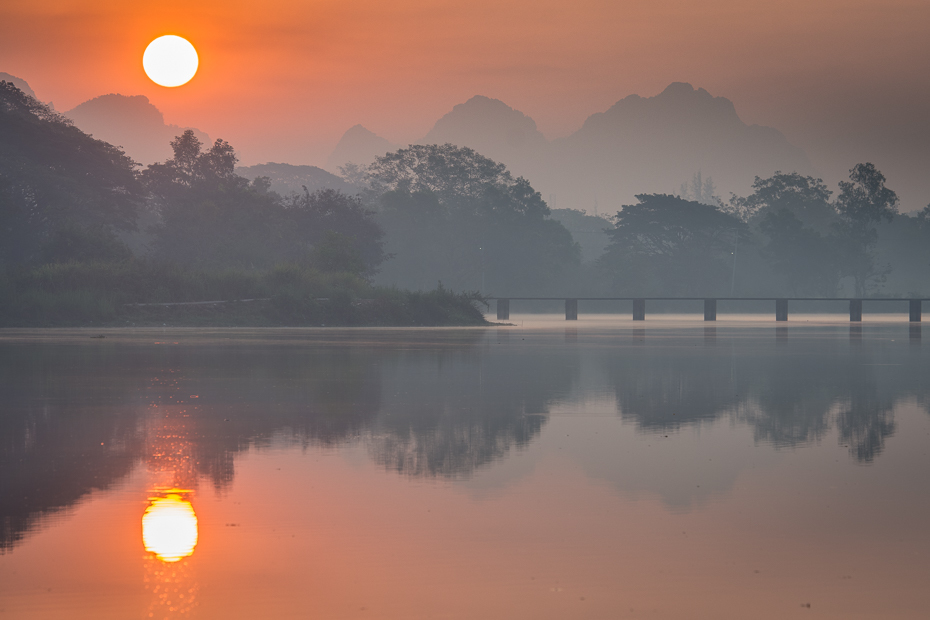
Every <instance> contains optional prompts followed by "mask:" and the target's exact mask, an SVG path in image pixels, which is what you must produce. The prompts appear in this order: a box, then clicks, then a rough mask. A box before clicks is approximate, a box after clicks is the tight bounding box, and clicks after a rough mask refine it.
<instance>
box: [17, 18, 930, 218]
mask: <svg viewBox="0 0 930 620" xmlns="http://www.w3.org/2000/svg"><path fill="white" fill-rule="evenodd" d="M928 27H930V0H842V1H840V0H777V1H770V2H760V1H746V0H708V1H696V0H636V1H624V0H604V1H600V0H574V1H572V2H568V1H553V0H493V1H490V0H406V1H405V0H397V1H386V0H339V1H338V2H336V1H330V0H317V1H314V0H262V1H261V2H257V1H254V0H250V1H246V0H222V1H219V0H211V1H200V2H198V1H196V0H184V1H174V0H168V1H165V2H151V3H128V2H125V0H120V1H116V0H51V1H49V0H4V1H3V3H2V4H0V71H6V72H8V73H11V74H13V75H16V76H19V77H22V78H24V79H25V80H27V81H28V82H29V83H30V85H31V86H32V88H33V89H34V90H35V91H36V93H37V95H38V96H39V97H40V98H41V99H43V100H46V101H52V102H54V104H55V106H56V108H58V109H59V110H67V109H70V108H72V107H74V106H75V105H77V104H78V103H81V102H83V101H85V100H87V99H90V98H92V97H95V96H97V95H101V94H106V93H110V92H115V93H121V94H126V95H133V94H143V95H147V96H148V97H149V99H150V100H151V101H152V102H153V103H154V104H155V105H156V106H158V107H159V108H160V109H161V110H162V111H163V112H164V113H165V117H166V120H167V121H168V122H170V123H177V124H179V125H187V126H195V127H198V128H200V129H202V130H204V131H206V132H207V133H209V134H210V135H211V136H212V137H222V138H225V139H227V140H229V141H230V142H231V143H232V144H233V146H235V147H236V148H237V149H238V150H239V151H240V152H241V154H242V156H243V160H244V163H258V162H264V161H268V160H272V161H287V162H290V163H311V164H321V163H322V162H323V161H324V160H325V157H326V155H327V154H328V153H329V151H330V150H331V149H332V147H333V146H334V145H335V143H336V141H337V140H338V139H339V137H340V136H341V134H342V133H343V132H344V131H345V130H346V129H347V128H348V127H350V126H352V125H354V124H356V123H362V124H363V125H365V126H366V127H368V128H369V129H371V130H372V131H375V132H376V133H379V134H381V135H383V136H384V137H386V138H388V139H390V140H392V141H394V142H397V143H405V142H408V141H410V140H415V139H418V138H420V137H422V136H423V134H425V133H426V132H427V130H428V129H429V128H430V127H431V125H432V123H433V122H435V120H436V119H437V118H439V116H441V115H442V114H444V113H446V112H448V111H449V110H450V109H451V107H452V106H453V105H455V104H457V103H461V102H463V101H465V100H466V99H467V98H469V97H471V96H472V95H475V94H483V95H487V96H489V97H495V98H498V99H501V100H503V101H505V102H506V103H508V104H509V105H511V106H512V107H514V108H517V109H519V110H521V111H523V112H524V113H526V114H528V115H529V116H531V117H533V118H534V119H535V120H536V122H537V124H538V125H539V128H540V130H541V131H542V132H543V133H544V134H546V135H547V136H548V137H550V138H553V137H558V136H564V135H567V134H569V133H571V132H572V131H574V130H575V129H577V128H578V127H579V126H580V125H581V123H582V122H583V121H584V119H585V118H586V117H587V116H588V115H590V114H591V113H593V112H599V111H603V110H605V109H606V108H607V107H609V106H610V105H611V104H613V103H614V102H616V101H617V100H618V99H621V98H622V97H625V96H627V95H629V94H634V93H635V94H640V95H643V96H651V95H655V94H656V93H658V92H660V91H661V90H662V89H663V88H664V87H665V86H667V85H668V84H669V83H670V82H673V81H685V82H690V83H691V84H693V85H694V86H695V87H703V88H705V89H707V90H708V91H710V92H711V94H714V95H718V96H725V97H728V98H729V99H731V100H733V102H734V103H735V105H736V108H737V111H738V112H739V113H740V115H741V117H742V118H743V120H744V121H746V122H748V123H758V124H762V125H769V126H772V127H775V128H777V129H779V130H781V131H782V132H783V133H785V134H786V135H787V136H788V138H789V140H791V141H792V142H793V143H795V144H797V145H798V146H801V147H802V148H804V149H805V150H807V152H808V154H809V155H810V156H811V158H812V160H813V162H814V164H815V165H816V166H817V167H818V168H819V170H820V172H821V173H822V174H823V175H825V177H826V178H827V179H828V180H830V181H831V182H833V181H835V177H836V176H838V175H839V174H840V173H841V172H842V170H844V169H848V168H849V167H851V166H852V165H853V164H855V163H856V162H858V161H864V160H870V161H873V162H874V163H875V164H876V165H878V166H879V168H880V169H882V170H883V171H885V172H886V174H887V176H888V177H889V184H890V185H891V186H892V187H895V186H896V185H897V186H898V188H899V189H901V190H903V191H902V192H901V193H903V194H904V198H905V199H906V201H907V204H905V205H904V206H905V208H906V209H909V210H913V209H918V208H922V207H923V206H925V205H926V204H927V203H928V202H930V174H928V173H930V80H928V70H930V36H928V32H927V31H928ZM162 34H178V35H181V36H184V37H186V38H188V39H189V40H190V41H191V42H192V43H193V44H194V45H195V46H196V47H197V49H198V51H199V53H200V58H201V64H200V70H199V72H198V74H197V76H196V77H195V78H194V79H193V80H192V81H191V82H190V83H189V84H187V85H186V86H182V87H180V88H176V89H168V88H163V87H160V86H157V85H155V84H154V83H152V82H150V81H149V80H148V78H146V76H145V74H144V73H143V71H142V62H141V58H142V52H143V50H144V49H145V47H146V45H147V44H148V43H149V41H151V40H152V39H153V38H155V37H156V36H159V35H162Z"/></svg>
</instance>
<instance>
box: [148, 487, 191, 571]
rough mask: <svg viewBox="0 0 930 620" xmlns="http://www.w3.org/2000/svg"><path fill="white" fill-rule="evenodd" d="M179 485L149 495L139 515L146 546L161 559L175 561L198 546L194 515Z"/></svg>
mask: <svg viewBox="0 0 930 620" xmlns="http://www.w3.org/2000/svg"><path fill="white" fill-rule="evenodd" d="M182 493H184V491H182V490H181V489H170V490H168V491H167V492H166V493H165V494H164V495H162V496H160V497H154V498H152V499H151V503H149V506H148V508H146V509H145V514H144V515H143V516H142V542H143V544H144V545H145V550H146V551H148V552H149V553H154V554H155V555H156V556H157V557H158V559H160V560H161V561H162V562H177V561H178V560H180V559H181V558H186V557H188V556H189V555H191V554H193V553H194V547H196V546H197V515H196V514H195V513H194V507H193V506H192V505H191V503H190V501H188V500H187V499H184V497H183V496H182V495H181V494H182Z"/></svg>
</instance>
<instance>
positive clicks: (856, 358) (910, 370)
mask: <svg viewBox="0 0 930 620" xmlns="http://www.w3.org/2000/svg"><path fill="white" fill-rule="evenodd" d="M837 342H838V341H821V340H818V339H815V340H814V341H813V342H807V341H804V340H802V339H801V338H800V337H799V338H798V339H796V342H795V343H794V345H793V346H792V347H791V348H790V349H788V350H785V349H782V348H781V347H778V348H777V349H774V350H769V349H757V348H755V347H754V346H748V345H747V343H739V342H732V341H731V343H730V346H729V348H724V349H721V348H720V347H719V346H712V345H713V344H715V343H716V339H715V340H714V342H710V343H709V342H705V346H704V347H703V348H702V349H699V350H687V349H685V350H681V349H678V350H674V351H669V350H667V349H663V348H659V347H656V348H652V349H647V350H646V351H644V353H643V354H642V355H636V356H610V357H605V358H604V360H603V362H602V363H603V366H604V367H605V368H606V369H607V372H608V375H609V378H610V379H609V380H610V381H611V382H612V383H613V389H614V393H615V395H616V400H617V406H618V410H619V413H620V415H621V416H622V417H623V418H624V419H625V420H630V421H632V422H634V423H635V424H636V425H637V426H638V427H639V428H641V429H642V430H643V431H647V432H669V431H677V430H679V429H680V428H682V427H687V426H695V425H700V424H703V423H707V422H712V421H714V420H717V419H719V418H721V417H729V418H731V419H733V420H734V421H737V422H739V423H744V424H748V425H750V427H751V428H752V429H753V433H754V436H755V438H756V441H757V442H760V443H769V444H773V445H775V446H778V447H794V446H797V445H799V444H804V443H809V442H813V441H819V440H820V439H822V438H823V437H824V436H825V435H826V434H827V432H828V431H830V430H831V429H833V428H835V429H837V431H838V438H839V441H840V443H841V444H842V445H844V446H847V447H848V448H849V452H850V454H851V455H852V456H853V457H854V458H855V459H856V460H858V461H861V462H870V461H872V460H873V459H874V458H875V457H876V456H877V455H879V454H880V453H881V452H882V450H883V449H884V447H885V443H886V439H887V438H888V437H890V436H891V435H892V434H893V433H894V431H895V423H894V405H895V403H896V402H897V401H899V400H901V399H902V398H907V397H909V396H913V397H918V398H920V397H923V396H925V395H926V394H927V387H926V384H925V382H924V381H923V379H922V377H923V376H924V375H923V373H925V372H926V370H927V369H926V363H925V362H924V361H923V360H922V358H919V357H917V358H914V357H913V356H909V355H908V353H909V352H908V349H907V348H898V347H895V348H893V349H892V348H889V347H887V346H885V345H884V344H882V343H876V346H875V347H872V348H869V347H867V346H866V344H865V342H863V341H861V340H859V341H857V342H856V343H855V344H852V343H851V344H850V345H849V346H848V348H846V349H838V348H837ZM902 356H903V357H902Z"/></svg>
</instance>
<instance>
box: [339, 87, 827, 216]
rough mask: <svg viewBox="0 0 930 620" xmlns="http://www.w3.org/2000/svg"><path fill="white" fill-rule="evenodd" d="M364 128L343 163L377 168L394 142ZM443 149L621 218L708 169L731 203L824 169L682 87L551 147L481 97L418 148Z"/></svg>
mask: <svg viewBox="0 0 930 620" xmlns="http://www.w3.org/2000/svg"><path fill="white" fill-rule="evenodd" d="M361 129H364V128H361V127H360V126H356V127H353V128H352V129H351V130H350V131H351V132H353V133H354V140H353V144H354V150H353V151H351V152H349V149H347V148H346V147H345V145H344V144H343V142H340V145H341V152H340V159H342V160H346V161H353V162H354V163H358V164H367V163H369V162H370V161H372V160H373V159H374V156H373V153H378V154H383V153H385V152H387V150H390V149H387V150H385V143H386V142H387V141H386V140H384V139H383V138H381V137H379V136H377V135H375V134H374V133H372V132H370V131H367V130H365V133H362V131H360V130H361ZM347 133H348V132H347ZM361 138H368V141H365V140H362V139H361ZM443 143H451V144H456V145H459V146H467V147H469V148H473V149H475V150H476V151H478V152H479V153H481V154H482V155H485V156H487V157H490V158H491V159H494V160H496V161H500V162H502V163H504V164H506V165H507V167H508V168H509V169H510V170H511V171H512V172H513V173H514V174H515V175H521V176H524V177H526V178H527V179H528V180H529V181H530V182H531V183H532V184H533V187H535V188H536V189H537V190H539V191H540V192H541V193H542V194H543V197H544V198H546V199H547V200H549V202H550V206H552V207H556V206H557V207H559V208H574V209H580V210H586V211H594V212H595V213H613V212H616V211H617V210H618V209H619V208H620V207H621V206H622V205H624V204H630V203H631V202H632V201H633V200H634V195H635V194H642V193H678V192H679V188H680V187H681V184H682V183H685V182H687V181H689V180H690V179H691V178H692V177H693V175H694V174H695V173H698V172H700V173H701V174H702V176H703V177H704V178H705V179H706V178H707V177H711V178H712V179H713V182H714V184H715V186H716V188H717V195H719V196H721V197H722V198H724V199H726V198H727V197H728V196H729V193H730V192H733V193H737V194H746V193H747V192H748V191H749V189H750V185H751V184H752V181H753V179H754V177H755V176H761V177H766V176H770V175H772V174H773V173H775V172H776V171H778V170H781V171H784V172H793V171H796V172H800V173H802V174H812V173H813V172H814V170H813V167H812V165H811V163H810V161H809V159H808V158H807V155H806V154H805V153H804V151H803V150H801V149H800V148H798V147H796V146H793V145H792V144H790V143H789V142H788V140H787V139H786V138H785V137H784V135H782V134H781V133H780V132H779V131H777V130H775V129H772V128H770V127H762V126H759V125H747V124H746V123H744V122H743V121H742V120H741V119H740V118H739V116H738V115H737V113H736V109H735V107H734V105H733V103H732V102H731V101H730V100H728V99H726V98H724V97H714V96H712V95H711V94H710V93H708V92H707V91H706V90H704V89H703V88H697V89H695V88H694V87H692V86H691V85H690V84H686V83H681V82H677V83H673V84H671V85H669V86H668V87H667V88H666V89H665V90H664V91H662V92H661V93H660V94H658V95H656V96H654V97H640V96H638V95H630V96H629V97H626V98H624V99H621V100H620V101H618V102H617V103H615V104H614V105H613V106H611V107H610V108H609V109H607V110H606V111H604V112H599V113H596V114H592V115H591V116H590V117H588V119H587V120H586V121H585V122H584V124H583V125H582V126H581V128H580V129H578V131H576V132H575V133H573V134H571V135H570V136H568V137H565V138H560V139H556V140H547V139H546V137H545V136H544V135H543V134H542V133H540V132H539V130H538V129H537V127H536V123H535V121H533V119H532V118H530V117H529V116H527V115H525V114H523V113H522V112H520V111H519V110H515V109H513V108H511V107H510V106H508V105H507V104H505V103H504V102H502V101H499V100H496V99H491V98H488V97H483V96H476V97H472V98H471V99H469V100H468V101H466V102H465V103H462V104H459V105H456V106H455V107H454V108H453V109H452V111H450V112H449V113H448V114H446V115H445V116H443V117H442V118H440V119H439V120H438V121H437V122H436V124H435V125H434V126H433V128H432V129H431V130H430V131H429V132H428V133H427V134H426V135H425V136H424V137H423V138H422V139H421V140H418V141H416V142H415V144H443Z"/></svg>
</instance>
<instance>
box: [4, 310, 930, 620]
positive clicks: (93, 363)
mask: <svg viewBox="0 0 930 620" xmlns="http://www.w3.org/2000/svg"><path fill="white" fill-rule="evenodd" d="M513 322H514V323H515V324H516V325H515V326H513V327H491V328H486V329H423V330H406V329H395V330H389V329H355V330H336V329H316V330H314V329H306V330H304V329H300V330H297V329H295V330H181V329H177V330H164V331H163V330H147V331H146V330H132V331H128V330H127V331H121V330H105V331H102V332H101V331H86V330H67V331H59V330H36V331H17V330H5V331H0V376H2V384H0V391H2V400H0V553H2V555H0V617H3V618H30V619H31V618H94V619H104V618H114V619H120V620H124V619H127V618H310V617H313V618H327V619H329V618H337V619H338V618H383V619H400V618H404V619H409V618H463V619H473V618H474V619H496V618H501V619H504V618H506V619H512V618H533V619H535V618H552V619H562V618H592V619H601V618H708V619H710V618H760V619H766V618H773V619H775V618H777V619H783V618H843V619H854V618H922V619H923V618H927V617H930V587H928V583H930V527H928V522H930V450H928V448H930V382H928V377H930V355H928V350H927V348H928V346H930V343H928V342H925V341H926V340H930V334H927V335H925V336H926V337H925V338H924V339H923V340H922V339H921V336H922V334H921V332H920V326H909V325H907V324H906V323H902V322H900V321H898V322H880V321H876V322H867V323H865V324H864V325H862V326H861V327H853V328H850V326H849V324H848V323H845V322H843V321H842V319H841V317H839V320H837V321H836V322H833V323H830V322H827V323H824V322H822V317H821V318H817V317H814V318H810V317H808V318H807V319H804V318H801V317H792V321H791V322H789V323H788V324H787V326H784V325H780V326H779V327H776V326H775V323H774V322H770V321H769V320H744V321H737V320H726V321H720V322H718V323H717V325H716V326H714V327H707V328H705V324H703V323H701V322H700V321H694V320H689V321H678V320H673V319H669V318H667V317H666V318H664V319H659V320H650V321H647V322H645V323H638V324H634V323H633V322H632V321H629V320H623V319H606V318H603V317H602V318H597V317H582V320H581V321H578V322H577V323H575V322H572V323H571V324H568V323H566V322H564V321H558V320H544V319H540V318H539V317H530V316H524V317H519V316H514V319H513ZM97 334H103V335H105V336H106V337H105V338H91V336H94V335H97Z"/></svg>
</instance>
